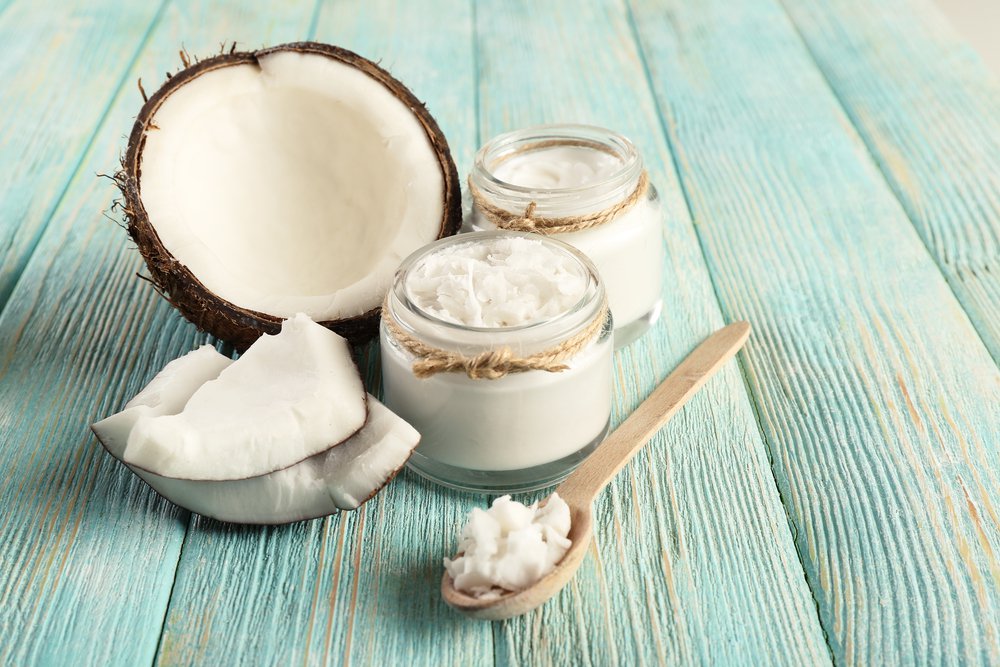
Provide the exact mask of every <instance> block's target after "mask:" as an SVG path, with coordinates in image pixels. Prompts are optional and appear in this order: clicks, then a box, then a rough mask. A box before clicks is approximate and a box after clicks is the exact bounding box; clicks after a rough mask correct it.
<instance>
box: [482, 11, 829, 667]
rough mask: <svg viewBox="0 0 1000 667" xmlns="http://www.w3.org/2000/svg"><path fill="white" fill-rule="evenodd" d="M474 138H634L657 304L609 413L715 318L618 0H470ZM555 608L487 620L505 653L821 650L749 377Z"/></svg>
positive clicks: (686, 413) (735, 377)
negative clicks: (530, 129) (657, 257)
mask: <svg viewBox="0 0 1000 667" xmlns="http://www.w3.org/2000/svg"><path fill="white" fill-rule="evenodd" d="M477 19H478V21H477V26H478V34H479V50H478V59H479V71H480V80H479V97H480V100H481V106H480V126H481V128H482V135H481V137H480V138H481V140H486V139H488V138H489V137H490V136H492V135H494V134H496V133H499V132H502V131H506V130H510V129H515V128H517V127H523V126H527V125H531V124H535V123H545V122H549V123H551V122H584V123H594V124H598V125H604V126H607V127H611V128H614V129H616V130H618V131H621V132H623V133H624V134H626V135H628V136H629V137H631V138H632V139H633V140H634V141H635V142H636V143H637V145H638V146H639V148H640V150H641V151H642V153H643V154H644V155H645V157H646V159H647V162H648V167H649V169H650V172H651V175H652V180H653V182H654V183H655V184H656V186H657V187H658V188H659V190H660V194H661V196H662V198H663V201H664V205H665V209H666V220H665V226H664V235H665V238H666V247H667V250H668V262H667V269H666V275H665V277H664V283H663V293H664V299H665V306H664V313H665V314H664V317H663V320H662V321H661V322H660V324H659V325H658V326H657V327H656V328H655V329H654V330H653V331H651V332H650V333H648V334H647V335H646V336H645V337H644V338H643V339H641V340H640V341H639V342H638V343H635V344H634V345H632V346H631V347H629V348H627V349H626V350H624V351H622V352H619V353H618V354H617V356H616V365H617V379H616V386H615V396H616V404H615V408H614V420H615V422H616V423H617V422H619V421H620V420H621V419H622V418H623V417H624V416H625V415H627V414H628V413H630V412H631V411H632V410H633V409H634V408H635V407H636V406H637V405H638V404H639V403H640V402H641V400H642V399H643V398H645V397H646V396H647V395H648V394H649V393H650V392H651V391H652V389H653V387H654V386H655V385H656V384H657V383H658V382H659V381H660V380H661V379H663V378H664V377H665V376H666V375H667V374H668V373H669V371H670V370H671V369H672V368H673V367H674V365H676V364H677V363H678V362H679V361H680V359H681V358H683V357H684V356H685V355H686V354H687V353H688V352H689V351H690V350H691V349H692V348H693V347H694V345H696V344H697V343H698V342H700V341H701V340H702V339H703V338H704V337H705V336H707V335H708V334H709V333H711V332H712V331H713V330H715V329H717V328H719V327H720V326H721V325H722V324H723V317H722V315H721V313H720V310H719V307H718V304H717V302H716V300H715V296H714V295H713V292H712V285H711V281H710V279H709V275H708V272H707V269H706V267H705V264H704V260H703V258H702V255H701V251H700V248H699V245H698V240H697V238H696V236H695V234H694V232H693V229H692V226H691V219H690V217H689V216H688V213H687V208H686V205H685V202H684V198H683V193H682V191H681V188H680V185H679V183H678V180H677V176H676V173H675V172H674V169H673V166H672V161H671V156H670V153H669V150H668V147H667V145H666V142H665V139H664V136H663V134H662V131H661V128H660V122H659V117H658V114H657V111H656V108H655V103H654V100H653V97H652V94H651V92H650V90H649V86H648V84H647V81H646V77H645V74H644V70H643V66H642V62H641V58H640V55H639V52H638V49H637V46H636V44H635V40H634V38H633V33H632V30H631V27H630V24H629V20H628V15H627V12H626V9H625V6H624V4H623V3H621V2H617V1H606V2H598V3H576V2H568V1H567V2H545V3H532V2H503V3H501V2H487V3H477ZM595 510H596V515H595V519H596V520H595V524H596V525H597V526H598V527H599V528H598V529H597V534H596V536H595V548H594V550H593V552H592V554H591V557H589V558H588V559H587V560H586V561H585V562H584V564H583V566H582V568H581V570H580V572H579V573H578V574H577V577H576V579H575V581H574V582H573V583H572V584H571V585H570V586H569V587H568V588H567V589H566V590H564V591H563V593H561V594H560V595H559V596H558V597H557V598H556V599H555V600H554V601H553V602H551V603H550V604H549V605H548V606H546V607H543V608H542V609H541V610H540V611H537V612H535V613H534V614H532V615H529V616H526V617H524V618H520V619H514V620H511V621H507V622H504V623H502V624H497V625H496V626H495V633H496V661H497V663H498V664H509V663H514V664H518V663H520V664H543V663H546V662H552V663H555V664H565V665H577V664H596V665H604V664H624V665H634V664H644V663H668V664H675V663H683V664H696V663H697V664H796V665H803V664H809V665H818V664H824V663H826V662H828V661H829V654H828V651H827V648H826V646H825V644H824V640H823V636H822V632H821V630H820V627H819V623H818V619H817V617H816V609H815V606H814V603H813V600H812V598H811V596H810V593H809V590H808V588H807V586H806V585H805V582H804V578H803V574H802V570H801V567H800V565H799V562H798V559H797V557H796V554H795V550H794V546H793V541H792V537H791V534H790V532H789V529H788V525H787V523H786V520H785V513H784V510H783V508H782V506H781V502H780V499H779V497H778V494H777V491H776V487H775V484H774V479H773V477H772V475H771V471H770V467H769V464H768V460H767V456H766V451H765V448H764V445H763V442H762V440H761V437H760V433H759V431H758V429H757V425H756V422H755V420H754V415H753V412H752V408H751V405H750V403H749V401H748V397H747V394H746V391H745V387H744V383H743V380H742V378H741V377H740V373H739V371H738V369H737V366H736V365H735V364H733V365H731V366H730V367H729V368H727V369H725V371H724V372H723V373H722V374H721V375H720V376H719V377H718V378H716V379H714V380H713V381H712V382H711V383H710V384H709V385H708V386H707V387H706V388H705V390H704V392H703V393H702V394H700V395H699V396H697V397H696V398H695V399H694V400H693V401H692V402H691V404H690V405H689V406H688V407H686V408H684V410H683V411H682V412H681V413H680V414H679V415H678V417H676V418H675V419H674V420H673V421H672V422H671V424H669V425H668V426H667V427H666V429H665V430H664V431H663V432H661V433H660V435H659V436H658V437H656V438H655V439H654V440H653V441H652V442H651V443H650V444H649V445H648V446H647V448H646V449H645V450H644V451H643V452H641V453H640V454H639V455H638V457H637V459H635V460H634V462H633V463H632V464H631V465H630V466H629V467H627V468H626V469H625V471H623V473H622V474H621V475H620V476H619V478H618V479H617V480H616V481H615V482H613V483H612V486H611V487H610V488H609V489H608V491H607V492H606V493H605V495H604V496H603V497H602V498H601V499H600V501H599V502H598V503H597V505H596V508H595Z"/></svg>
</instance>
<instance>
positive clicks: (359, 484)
mask: <svg viewBox="0 0 1000 667" xmlns="http://www.w3.org/2000/svg"><path fill="white" fill-rule="evenodd" d="M232 364H233V361H232V360H231V359H229V358H228V357H224V356H223V355H221V354H219V353H218V352H217V351H216V350H215V348H213V347H211V346H207V345H206V346H203V347H201V348H199V349H197V350H195V351H193V352H190V353H188V354H186V355H184V356H183V357H180V358H178V359H175V360H174V361H171V362H170V363H169V364H167V365H166V366H165V367H164V368H163V370H161V371H160V372H159V373H158V374H157V375H156V377H155V378H153V380H152V381H151V382H150V383H149V384H148V385H147V386H146V387H145V388H144V389H143V390H142V391H140V392H139V394H137V395H136V396H135V398H133V399H132V400H131V401H129V402H128V403H127V404H126V405H125V408H124V409H123V410H122V411H121V412H118V413H116V414H114V415H111V416H110V417H107V418H105V419H103V420H101V421H99V422H97V423H96V424H94V425H93V427H92V428H93V430H94V433H95V434H96V435H97V437H98V439H99V440H100V441H101V444H102V445H104V448H105V449H106V450H107V451H108V453H110V454H111V455H112V456H114V457H115V458H116V459H118V460H120V461H121V460H123V457H124V454H125V448H126V445H127V442H128V438H129V435H130V433H131V432H132V429H133V428H134V427H135V425H136V423H137V422H138V421H139V420H140V419H142V418H143V417H154V416H165V415H174V414H177V413H178V412H180V411H181V410H182V409H183V408H184V405H185V404H186V403H187V401H188V400H189V399H190V398H191V397H192V396H193V395H194V393H195V392H196V391H197V390H198V388H199V387H201V386H202V385H204V384H205V383H206V382H209V381H211V380H214V379H215V378H217V377H218V376H219V374H220V373H221V372H222V371H223V370H224V369H226V368H228V367H230V366H231V365H232ZM368 408H369V416H368V420H367V421H366V422H365V425H364V427H363V428H362V429H361V430H360V431H358V432H357V433H355V434H354V435H353V436H351V437H350V438H349V439H348V440H347V441H346V442H344V443H343V444H340V445H338V446H336V447H332V448H330V449H328V450H326V451H325V452H323V453H321V454H317V455H316V456H312V457H310V458H308V459H306V460H304V461H302V462H300V463H297V464H295V465H293V466H290V467H288V468H285V469H283V470H279V471H277V472H273V473H269V474H267V475H261V476H259V477H252V478H249V479H240V480H226V481H205V480H188V479H174V478H170V477H163V476H160V475H156V474H153V473H150V472H147V471H145V470H142V469H140V468H136V467H134V466H130V467H131V469H132V470H133V472H135V473H136V474H137V475H139V477H141V478H142V479H143V480H144V481H145V482H146V483H147V484H149V485H150V486H151V487H153V489H155V490H156V491H157V493H159V494H160V495H162V496H163V497H164V498H166V499H168V500H170V501H171V502H173V503H175V504H177V505H180V506H181V507H184V508H185V509H188V510H190V511H192V512H197V513H199V514H202V515H204V516H209V517H212V518H215V519H219V520H222V521H232V522H237V523H255V524H262V523H263V524H271V523H285V522H289V521H299V520H303V519H310V518H314V517H320V516H325V515H328V514H332V513H334V512H337V511H339V510H350V509H354V508H355V507H357V506H358V505H360V504H361V503H363V502H364V501H365V500H367V499H368V498H370V497H371V496H372V495H374V494H375V493H376V492H377V491H378V490H379V489H380V488H381V487H382V486H383V485H384V484H385V483H386V482H387V481H389V480H390V479H392V477H393V476H394V475H395V474H396V472H397V471H398V470H399V469H400V468H402V466H403V465H404V464H405V463H406V460H407V459H408V458H409V456H410V453H411V452H412V451H413V448H414V447H415V446H416V444H417V442H419V440H420V435H419V434H418V433H417V432H416V431H415V430H414V429H413V427H411V426H410V425H409V424H407V423H406V422H404V421H403V420H402V419H400V418H399V417H397V416H396V415H394V414H393V413H392V412H391V411H389V410H388V409H387V408H386V407H385V406H384V405H382V404H381V403H379V402H378V401H376V400H375V398H374V397H372V396H368Z"/></svg>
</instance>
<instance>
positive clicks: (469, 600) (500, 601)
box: [441, 322, 750, 621]
mask: <svg viewBox="0 0 1000 667" xmlns="http://www.w3.org/2000/svg"><path fill="white" fill-rule="evenodd" d="M749 335H750V325H749V324H748V323H747V322H734V323H733V324H730V325H729V326H727V327H724V328H723V329H720V330H719V331H716V332H715V333H714V334H712V335H711V336H709V337H708V338H707V339H705V341H704V342H703V343H702V344H701V345H699V346H698V347H696V348H695V350H694V352H692V353H691V354H689V355H688V356H687V358H686V359H684V361H682V362H681V363H680V365H679V366H678V367H677V368H675V369H674V372H673V373H671V374H670V375H669V376H668V377H667V379H666V380H664V381H663V382H661V383H660V386H658V387H657V388H656V389H655V390H653V393H652V394H650V396H649V398H647V399H646V400H645V401H643V402H642V405H640V406H639V408H638V409H637V410H636V411H635V412H633V413H632V414H631V415H630V416H629V418H628V419H626V420H625V421H624V422H623V423H622V424H621V426H619V427H618V428H617V429H615V432H614V433H612V434H611V435H609V436H608V437H607V438H606V439H605V440H604V442H602V443H601V444H600V446H598V448H597V449H596V450H595V451H594V453H593V454H591V455H590V456H588V457H587V458H586V459H585V460H584V461H583V463H581V464H580V467H579V468H577V469H576V470H575V471H574V472H573V474H572V475H570V476H569V477H567V478H566V480H565V481H564V482H563V483H562V484H560V485H559V486H558V487H557V488H556V492H557V493H558V494H559V495H560V497H562V499H563V500H565V501H566V504H567V505H569V510H570V530H569V535H568V537H569V539H570V540H571V541H572V545H571V546H570V548H569V550H568V551H567V552H566V554H565V555H564V556H563V558H562V560H560V561H559V564H558V565H556V567H555V569H554V570H552V572H550V573H549V574H547V575H545V576H544V577H542V578H541V579H540V580H538V581H537V582H535V583H534V584H533V585H531V586H530V587H528V588H526V589H524V590H523V591H517V592H512V593H505V594H503V595H501V596H500V597H499V598H494V599H489V600H483V599H479V598H475V597H472V596H471V595H466V594H465V593H463V592H461V591H459V590H456V589H455V584H454V582H453V581H452V579H451V577H450V576H449V575H448V573H447V572H445V574H444V578H443V579H442V580H441V596H442V597H443V598H444V601H445V602H447V603H448V604H449V605H450V606H452V607H454V608H455V609H457V610H458V611H460V612H462V613H463V614H466V615H468V616H471V617H473V618H481V619H487V620H491V621H499V620H502V619H505V618H511V617H512V616H519V615H521V614H525V613H527V612H529V611H531V610H532V609H534V608H535V607H538V606H541V605H542V604H543V603H545V602H546V601H547V600H548V599H549V598H551V597H552V596H553V595H555V594H556V593H558V592H559V591H560V590H561V589H562V587H563V586H565V585H566V584H567V583H569V580H570V579H572V578H573V575H574V574H575V573H576V570H577V568H579V567H580V563H581V562H583V557H584V556H585V555H586V553H587V548H588V547H589V546H590V540H591V538H592V537H593V534H594V517H593V512H592V510H593V502H594V498H596V497H597V495H598V494H599V493H600V492H601V491H603V490H604V487H606V486H607V485H608V483H609V482H610V481H611V480H612V479H614V476H615V475H617V474H618V471H619V470H621V469H622V468H623V467H625V464H626V463H628V462H629V460H630V459H631V458H632V457H633V456H635V453H636V452H638V451H639V450H640V449H641V448H642V447H643V446H644V445H645V444H646V443H647V442H649V440H650V439H651V438H652V437H653V436H654V435H655V434H656V432H657V431H659V430H660V429H661V428H662V427H663V425H664V424H666V423H667V421H668V420H669V419H670V418H671V417H672V416H673V415H674V413H675V412H677V411H678V410H679V409H680V408H681V406H683V405H684V404H685V403H687V401H688V399H690V398H691V397H692V396H694V395H695V393H697V391H698V390H699V389H701V387H702V386H703V385H704V384H705V382H707V381H708V379H709V378H710V377H712V376H713V375H714V374H715V372H716V371H718V370H719V368H721V367H722V365H723V364H724V363H726V362H727V361H729V359H731V358H732V357H733V356H734V355H735V354H736V352H737V351H738V350H739V349H740V348H741V347H742V346H743V343H744V342H746V339H747V336H749Z"/></svg>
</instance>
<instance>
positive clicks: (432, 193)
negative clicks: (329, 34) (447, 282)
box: [116, 43, 461, 350]
mask: <svg viewBox="0 0 1000 667" xmlns="http://www.w3.org/2000/svg"><path fill="white" fill-rule="evenodd" d="M116 180H117V181H118V185H119V187H120V188H121V190H122V193H123V195H124V197H125V206H124V207H123V208H124V210H125V212H126V221H127V223H128V230H129V233H130V234H131V236H132V238H133V239H134V240H135V242H136V244H137V245H138V247H139V250H140V252H141V253H142V255H143V257H144V258H145V260H146V264H147V265H148V267H149V271H150V274H151V277H152V280H153V281H154V283H155V284H156V285H157V287H158V288H159V290H160V291H161V292H163V293H164V294H165V295H167V297H168V298H169V300H170V302H171V303H173V304H174V305H175V306H177V308H178V309H179V310H180V311H181V312H182V313H183V314H184V316H185V317H187V318H188V319H189V320H191V321H192V322H194V323H195V324H196V325H197V326H198V327H199V328H201V329H203V330H206V331H209V332H211V333H213V334H215V335H216V336H218V337H219V338H222V339H223V340H226V341H229V342H231V343H233V344H234V345H235V346H236V347H237V348H238V349H241V350H242V349H245V348H246V347H247V346H248V345H249V344H250V343H251V342H253V340H255V339H256V338H257V337H258V336H259V335H260V334H261V333H262V332H267V333H275V332H277V330H278V328H279V326H280V322H281V320H282V319H284V318H287V317H290V316H291V315H293V314H295V313H297V312H304V313H306V314H307V315H309V316H310V318H312V319H313V320H314V321H317V322H320V323H322V324H324V325H325V326H328V327H330V328H332V329H333V330H335V331H337V332H338V333H341V334H342V335H344V336H346V337H347V338H349V339H351V340H352V341H353V342H360V341H363V340H366V339H368V338H370V337H372V336H373V335H374V334H375V332H376V330H377V324H378V308H379V306H380V304H381V302H382V298H383V297H384V295H385V293H386V291H387V290H388V288H389V285H390V283H391V281H392V276H393V273H394V271H395V269H396V267H397V266H398V264H399V262H400V260H401V259H402V258H404V257H406V256H407V255H409V254H410V253H411V252H412V251H414V250H416V249H417V248H419V247H421V246H423V245H425V244H426V243H429V242H430V241H433V240H434V239H437V238H440V237H443V236H447V235H451V234H454V233H455V232H457V231H458V227H459V225H460V222H461V190H460V185H459V182H458V176H457V172H456V170H455V165H454V162H453V161H452V158H451V155H450V152H449V150H448V144H447V142H446V140H445V138H444V136H443V135H442V133H441V130H440V129H439V128H438V126H437V124H436V123H435V122H434V119H433V118H432V117H431V116H430V114H429V113H428V112H427V109H426V108H425V107H424V105H423V104H421V103H420V102H419V101H418V100H417V99H416V98H415V97H414V96H413V94H412V93H410V91H409V90H407V89H406V87H405V86H403V84H401V83H400V82H399V81H397V80H396V79H394V78H393V77H392V76H390V75H389V74H388V73H387V72H386V71H385V70H382V69H381V68H379V67H378V66H377V65H375V64H374V63H372V62H371V61H369V60H366V59H365V58H362V57H361V56H359V55H357V54H354V53H352V52H350V51H346V50H344V49H340V48H337V47H334V46H329V45H325V44H316V43H297V44H285V45H281V46H275V47H272V48H268V49H263V50H260V51H253V52H246V53H232V54H225V55H220V56H217V57H214V58H210V59H207V60H203V61H201V62H199V63H197V64H195V65H193V66H191V67H188V68H186V69H184V70H182V71H181V72H180V73H178V74H176V75H174V76H173V77H171V78H170V79H168V80H167V81H166V83H164V85H163V86H162V87H161V88H160V89H159V90H158V91H157V92H156V93H155V94H154V95H153V96H152V97H150V98H149V100H148V102H147V103H146V104H145V105H144V106H143V108H142V110H141V112H140V113H139V116H138V118H137V119H136V123H135V125H134V127H133V130H132V134H131V136H130V138H129V146H128V151H127V154H126V157H125V160H124V162H123V169H122V171H121V172H120V173H119V175H118V177H117V179H116Z"/></svg>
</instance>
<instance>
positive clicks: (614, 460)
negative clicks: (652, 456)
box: [556, 322, 750, 504]
mask: <svg viewBox="0 0 1000 667" xmlns="http://www.w3.org/2000/svg"><path fill="white" fill-rule="evenodd" d="M749 335H750V324H749V323H747V322H734V323H733V324H730V325H729V326H726V327H723V328H722V329H719V330H718V331H716V332H715V333H714V334H712V335H711V336H709V337H708V338H706V339H705V340H704V341H703V342H702V343H701V344H700V345H699V346H698V347H696V348H695V349H694V351H693V352H692V353H691V354H689V355H688V356H687V357H686V358H685V359H684V361H682V362H681V363H680V365H679V366H677V368H675V369H674V371H673V372H672V373H671V374H670V375H669V376H667V379H666V380H664V381H663V382H661V383H660V385H659V386H658V387H657V388H656V389H654V390H653V393H652V394H650V395H649V397H648V398H647V399H646V400H645V401H643V402H642V404H641V405H640V406H639V407H638V408H637V409H636V411H635V412H633V413H632V414H631V415H629V417H628V419H626V420H625V421H624V422H622V424H621V425H620V426H619V427H618V428H617V429H615V431H614V433H612V434H611V435H609V436H608V437H607V438H606V439H605V440H604V442H602V443H601V444H600V445H599V446H598V447H597V449H596V450H595V451H594V453H593V454H591V455H590V456H588V457H587V458H586V459H585V460H584V462H583V463H581V464H580V467H579V468H577V469H576V470H575V471H574V472H573V474H572V475H570V476H569V477H567V478H566V480H565V481H564V482H563V483H562V484H560V485H559V487H558V488H557V489H556V491H557V492H558V493H559V495H560V496H562V497H563V498H566V499H573V500H578V501H583V502H585V503H590V502H591V501H592V500H593V498H594V497H595V496H597V494H598V493H600V492H601V491H602V490H604V487H605V486H607V485H608V483H609V482H610V481H611V480H612V479H614V476H615V475H617V474H618V471H619V470H621V469H622V468H623V467H625V464H626V463H628V462H629V460H630V459H631V458H632V457H633V456H635V454H636V452H638V451H639V450H640V449H642V447H644V446H645V444H646V443H647V442H649V440H650V439H651V438H652V437H653V436H654V435H656V432H657V431H659V430H660V429H661V428H663V425H664V424H666V423H667V421H669V419H670V418H671V417H672V416H673V415H674V413H675V412H677V411H678V410H679V409H680V408H681V407H682V406H683V405H684V404H685V403H687V402H688V399H690V398H691V397H692V396H694V395H695V394H696V393H697V392H698V390H699V389H701V388H702V386H703V385H704V384H705V383H706V382H707V381H708V379H709V378H711V377H712V376H713V375H714V374H715V373H716V371H718V370H719V369H720V368H721V367H722V365H723V364H725V363H726V362H727V361H729V360H730V359H731V358H732V357H733V356H734V355H735V354H736V352H737V351H738V350H739V349H740V348H741V347H743V343H744V342H746V339H747V336H749ZM571 504H572V503H571Z"/></svg>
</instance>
